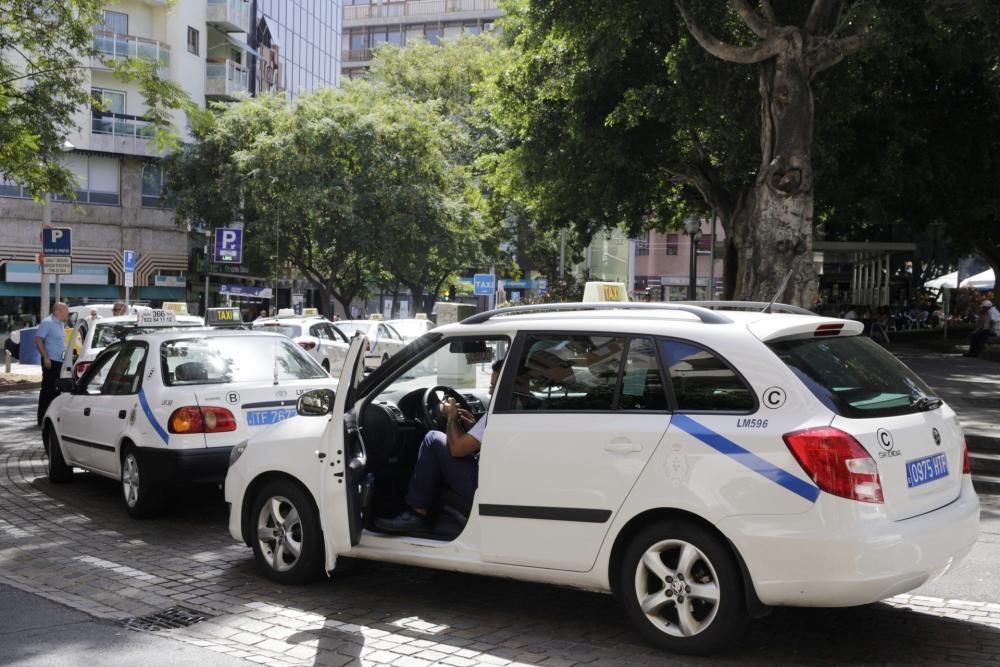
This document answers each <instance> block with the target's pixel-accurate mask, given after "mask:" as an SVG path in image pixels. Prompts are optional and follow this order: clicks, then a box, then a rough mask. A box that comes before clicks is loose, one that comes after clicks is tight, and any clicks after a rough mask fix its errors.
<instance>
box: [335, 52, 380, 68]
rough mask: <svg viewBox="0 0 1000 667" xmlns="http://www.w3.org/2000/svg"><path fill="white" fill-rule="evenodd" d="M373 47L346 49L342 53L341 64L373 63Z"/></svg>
mask: <svg viewBox="0 0 1000 667" xmlns="http://www.w3.org/2000/svg"><path fill="white" fill-rule="evenodd" d="M373 53H374V50H373V49H344V51H343V53H342V54H341V56H342V57H341V66H343V67H347V66H354V67H357V66H360V65H368V64H370V63H371V60H372V54H373Z"/></svg>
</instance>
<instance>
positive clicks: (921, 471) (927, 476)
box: [906, 454, 948, 488]
mask: <svg viewBox="0 0 1000 667" xmlns="http://www.w3.org/2000/svg"><path fill="white" fill-rule="evenodd" d="M947 476H948V457H947V456H946V455H944V454H935V455H934V456H925V457H924V458H922V459H914V460H912V461H907V462H906V485H907V486H909V487H911V488H912V487H914V486H920V485H921V484H926V483H928V482H933V481H934V480H936V479H941V478H942V477H947Z"/></svg>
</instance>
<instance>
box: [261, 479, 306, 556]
mask: <svg viewBox="0 0 1000 667" xmlns="http://www.w3.org/2000/svg"><path fill="white" fill-rule="evenodd" d="M257 541H258V543H259V546H260V550H261V553H262V554H263V556H264V558H265V560H266V561H267V563H268V565H270V566H271V568H272V569H273V570H275V571H277V572H287V571H288V570H291V569H292V568H293V567H295V563H296V562H298V559H299V555H300V554H301V553H302V518H301V517H300V516H299V512H298V510H297V509H296V508H295V505H293V504H292V502H291V501H290V500H288V498H285V497H284V496H272V497H271V498H269V499H268V500H267V501H266V502H265V503H264V504H263V506H261V508H260V513H259V514H258V516H257Z"/></svg>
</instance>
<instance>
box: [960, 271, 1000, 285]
mask: <svg viewBox="0 0 1000 667" xmlns="http://www.w3.org/2000/svg"><path fill="white" fill-rule="evenodd" d="M994 285H996V275H995V274H994V273H993V269H988V270H986V271H983V272H982V273H977V274H976V275H974V276H970V277H968V278H966V279H965V280H963V281H962V282H961V284H960V285H959V287H972V288H973V289H993V286H994Z"/></svg>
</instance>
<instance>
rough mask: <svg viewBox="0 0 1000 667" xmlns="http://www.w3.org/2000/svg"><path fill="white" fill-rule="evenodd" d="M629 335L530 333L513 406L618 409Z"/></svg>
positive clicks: (563, 408)
mask: <svg viewBox="0 0 1000 667" xmlns="http://www.w3.org/2000/svg"><path fill="white" fill-rule="evenodd" d="M624 349H625V339H624V338H622V337H618V336H591V335H569V334H531V335H529V336H527V337H526V338H525V341H524V346H523V347H522V348H521V355H520V359H519V360H518V366H517V376H516V379H515V381H514V388H513V392H514V393H513V396H512V397H511V400H510V403H509V405H510V406H511V408H512V409H514V410H581V411H583V410H586V411H603V410H611V409H613V407H614V399H615V391H616V388H617V385H618V375H619V371H620V369H621V361H622V351H623V350H624Z"/></svg>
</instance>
